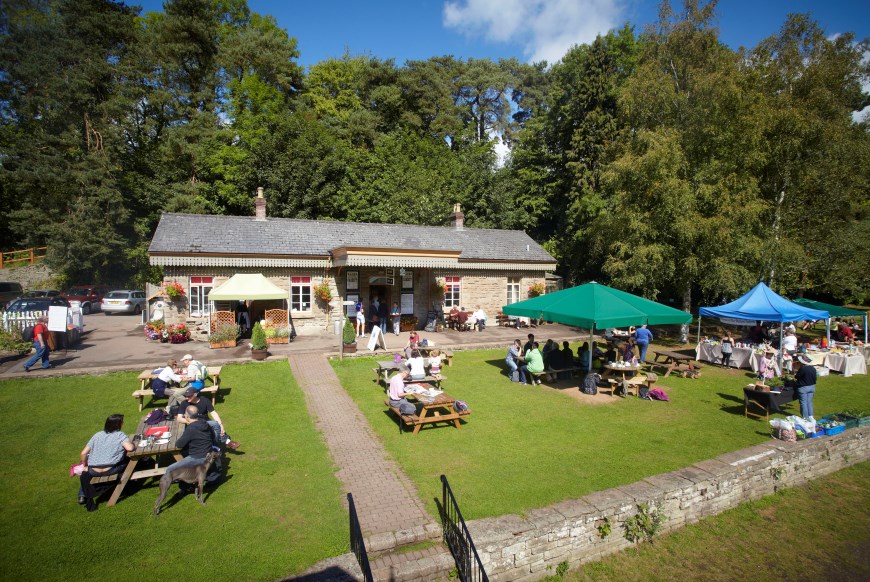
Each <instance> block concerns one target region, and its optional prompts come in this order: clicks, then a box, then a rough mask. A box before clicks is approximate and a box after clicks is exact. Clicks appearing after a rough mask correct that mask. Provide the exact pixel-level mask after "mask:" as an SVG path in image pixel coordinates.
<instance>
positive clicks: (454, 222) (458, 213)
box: [450, 202, 465, 230]
mask: <svg viewBox="0 0 870 582" xmlns="http://www.w3.org/2000/svg"><path fill="white" fill-rule="evenodd" d="M450 226H452V227H453V228H454V229H456V230H462V229H463V228H464V227H465V215H464V214H463V213H462V210H461V209H460V208H459V202H457V203H456V204H454V205H453V212H452V213H451V214H450Z"/></svg>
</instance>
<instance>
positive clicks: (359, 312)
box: [356, 301, 366, 337]
mask: <svg viewBox="0 0 870 582" xmlns="http://www.w3.org/2000/svg"><path fill="white" fill-rule="evenodd" d="M356 335H357V337H365V336H366V313H365V309H363V304H362V301H357V302H356Z"/></svg>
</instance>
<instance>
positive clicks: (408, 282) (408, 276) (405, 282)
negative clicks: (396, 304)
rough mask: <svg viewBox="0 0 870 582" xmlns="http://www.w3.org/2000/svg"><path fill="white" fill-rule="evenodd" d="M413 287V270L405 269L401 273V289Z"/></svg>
mask: <svg viewBox="0 0 870 582" xmlns="http://www.w3.org/2000/svg"><path fill="white" fill-rule="evenodd" d="M413 288H414V271H412V270H411V269H405V272H404V273H402V289H413Z"/></svg>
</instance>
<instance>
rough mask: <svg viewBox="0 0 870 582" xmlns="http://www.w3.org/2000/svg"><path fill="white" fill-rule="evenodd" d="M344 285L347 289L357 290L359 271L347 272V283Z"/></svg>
mask: <svg viewBox="0 0 870 582" xmlns="http://www.w3.org/2000/svg"><path fill="white" fill-rule="evenodd" d="M345 287H346V290H347V291H358V290H359V271H348V272H347V284H346V285H345Z"/></svg>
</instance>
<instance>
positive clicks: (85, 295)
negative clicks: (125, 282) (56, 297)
mask: <svg viewBox="0 0 870 582" xmlns="http://www.w3.org/2000/svg"><path fill="white" fill-rule="evenodd" d="M108 292H109V288H108V287H106V286H105V285H77V286H76V287H73V288H72V289H70V290H69V291H67V292H66V293H64V294H63V296H64V297H65V298H66V300H67V301H78V302H79V303H80V304H81V306H82V313H84V314H85V315H87V314H88V313H91V312H92V311H98V310H99V309H100V305H101V301H102V300H103V296H104V295H105V294H106V293H108Z"/></svg>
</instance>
